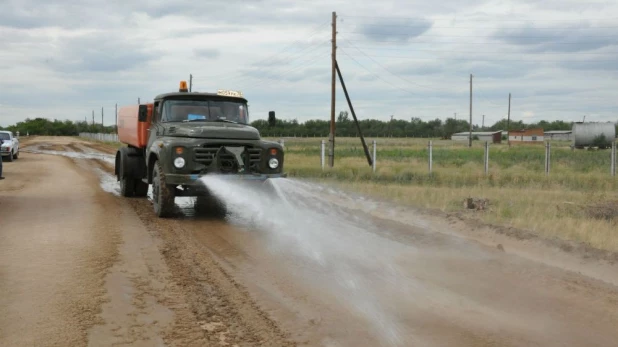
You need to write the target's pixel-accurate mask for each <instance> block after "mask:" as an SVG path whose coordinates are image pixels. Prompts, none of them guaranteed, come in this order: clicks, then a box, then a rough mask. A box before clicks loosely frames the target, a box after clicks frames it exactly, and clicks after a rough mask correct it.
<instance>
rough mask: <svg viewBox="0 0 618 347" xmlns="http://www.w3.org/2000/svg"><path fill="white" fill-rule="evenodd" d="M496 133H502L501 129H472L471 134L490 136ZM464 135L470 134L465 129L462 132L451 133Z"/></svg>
mask: <svg viewBox="0 0 618 347" xmlns="http://www.w3.org/2000/svg"><path fill="white" fill-rule="evenodd" d="M496 133H502V130H498V131H473V132H472V136H474V135H476V136H491V135H493V134H496ZM464 135H465V136H468V135H470V132H469V131H466V132H462V133H456V134H453V136H464Z"/></svg>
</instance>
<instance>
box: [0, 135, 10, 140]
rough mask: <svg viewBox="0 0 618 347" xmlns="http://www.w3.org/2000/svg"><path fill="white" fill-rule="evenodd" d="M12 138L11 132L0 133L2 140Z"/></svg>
mask: <svg viewBox="0 0 618 347" xmlns="http://www.w3.org/2000/svg"><path fill="white" fill-rule="evenodd" d="M10 139H11V135H9V133H0V140H5V141H7V140H10Z"/></svg>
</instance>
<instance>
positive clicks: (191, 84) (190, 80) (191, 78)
mask: <svg viewBox="0 0 618 347" xmlns="http://www.w3.org/2000/svg"><path fill="white" fill-rule="evenodd" d="M191 89H193V75H192V74H189V92H191Z"/></svg>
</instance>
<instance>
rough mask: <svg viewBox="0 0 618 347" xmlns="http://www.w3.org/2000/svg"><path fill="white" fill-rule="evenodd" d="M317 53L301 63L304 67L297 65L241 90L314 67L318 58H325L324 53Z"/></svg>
mask: <svg viewBox="0 0 618 347" xmlns="http://www.w3.org/2000/svg"><path fill="white" fill-rule="evenodd" d="M318 53H319V54H317V55H316V54H314V55H312V56H310V58H309V59H306V60H303V61H302V62H303V64H304V65H299V66H296V67H294V68H291V69H288V70H285V71H282V72H280V73H278V74H274V75H271V77H265V78H262V79H259V80H258V82H257V83H255V84H251V85H246V86H244V87H243V89H249V88H254V87H257V86H260V85H263V84H264V83H266V82H267V81H271V80H275V79H278V78H281V77H283V76H285V75H286V74H288V73H291V72H294V71H298V70H299V69H302V68H307V67H309V66H312V65H314V64H315V63H316V62H318V61H319V58H323V57H326V56H327V55H326V54H325V53H326V52H323V51H320V52H318ZM286 82H289V81H286Z"/></svg>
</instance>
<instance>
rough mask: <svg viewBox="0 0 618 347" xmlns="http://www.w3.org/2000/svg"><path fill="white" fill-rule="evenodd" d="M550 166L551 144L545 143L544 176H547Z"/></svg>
mask: <svg viewBox="0 0 618 347" xmlns="http://www.w3.org/2000/svg"><path fill="white" fill-rule="evenodd" d="M550 164H551V144H550V143H549V141H548V142H546V143H545V175H546V176H549V169H550V166H551V165H550Z"/></svg>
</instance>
